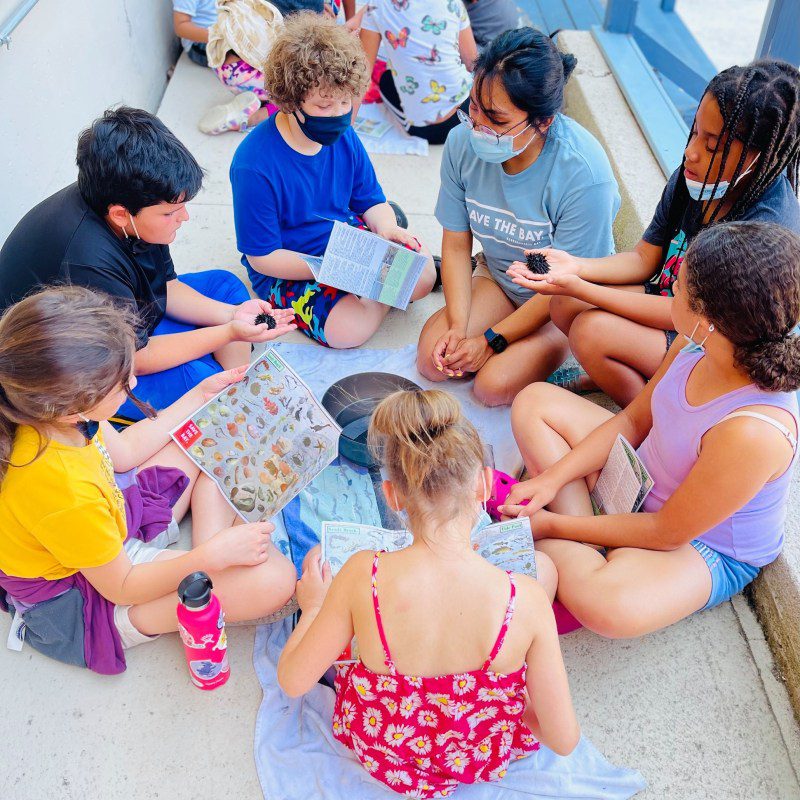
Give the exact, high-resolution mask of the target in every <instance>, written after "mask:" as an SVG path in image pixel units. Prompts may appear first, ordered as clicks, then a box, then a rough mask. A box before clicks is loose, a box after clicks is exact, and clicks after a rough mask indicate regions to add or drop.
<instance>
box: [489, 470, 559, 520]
mask: <svg viewBox="0 0 800 800" xmlns="http://www.w3.org/2000/svg"><path fill="white" fill-rule="evenodd" d="M560 488H561V487H560V486H555V485H554V484H553V483H552V482H551V481H550V480H549V479H548V478H547V477H545V476H544V475H539V476H537V477H536V478H531V479H530V480H527V481H521V482H520V483H516V484H514V486H512V487H511V491H510V492H509V493H508V497H506V502H505V503H504V504H503V505H502V506H500V508H499V509H498V510H499V511H500V513H501V514H503V515H505V516H507V517H518V516H520V515H521V514H522V515H523V516H528V517H530V516H532V515H533V514H535V513H536V512H537V511H539V509H542V508H544V507H545V506H546V505H548V503H550V502H552V500H553V498H554V497H555V496H556V495H557V494H558V490H559V489H560ZM523 503H525V505H523ZM513 509H517V511H516V513H514V510H513Z"/></svg>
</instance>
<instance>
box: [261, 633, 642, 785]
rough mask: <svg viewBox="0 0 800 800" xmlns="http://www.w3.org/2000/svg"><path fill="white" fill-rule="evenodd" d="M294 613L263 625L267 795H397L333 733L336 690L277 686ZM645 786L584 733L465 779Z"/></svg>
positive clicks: (263, 749) (263, 778)
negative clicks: (289, 691)
mask: <svg viewBox="0 0 800 800" xmlns="http://www.w3.org/2000/svg"><path fill="white" fill-rule="evenodd" d="M290 631H291V620H290V619H286V620H283V621H281V622H276V623H273V624H272V625H262V626H260V627H259V629H258V631H257V632H256V641H255V656H254V662H255V668H256V674H257V675H258V678H259V680H260V681H261V687H262V689H263V691H264V699H263V700H262V701H261V707H260V708H259V711H258V717H257V719H256V736H255V759H256V770H257V772H258V777H259V780H260V781H261V789H262V791H263V792H264V797H265V798H266V800H311V799H312V798H313V800H398V799H399V798H400V797H402V795H399V794H396V793H395V792H393V791H391V790H390V789H387V788H386V787H385V786H383V784H381V783H378V781H376V780H375V779H374V778H372V777H371V776H370V775H369V774H368V773H367V772H366V770H365V769H364V768H363V767H362V766H361V764H360V763H359V762H358V761H357V760H356V757H355V756H354V755H353V753H351V752H350V751H349V750H348V749H347V748H346V747H344V746H343V745H341V744H340V743H339V742H337V741H336V740H335V739H334V738H333V733H332V731H331V718H332V715H333V702H334V693H333V690H332V689H330V688H329V687H327V686H323V685H322V684H317V685H316V686H315V687H314V688H313V689H312V690H311V691H310V692H308V694H306V695H305V696H304V697H302V698H298V699H292V698H289V697H287V696H286V695H285V694H284V693H283V692H282V691H281V689H280V687H279V686H278V680H277V673H276V670H277V663H278V657H279V656H280V653H281V650H282V649H283V646H284V644H285V643H286V639H287V638H288V636H289V633H290ZM645 786H646V784H645V781H644V778H642V776H641V775H640V774H639V773H638V772H635V771H634V770H629V769H625V768H623V767H615V766H613V765H612V764H610V763H609V762H608V761H607V760H606V759H605V758H604V757H603V755H602V754H601V753H599V752H598V751H597V750H596V749H595V747H594V746H593V745H592V744H591V742H589V741H588V740H587V739H586V738H585V737H584V738H582V739H581V741H580V743H579V744H578V746H577V747H576V748H575V750H574V751H573V752H572V753H571V754H570V755H569V756H566V757H561V756H557V755H555V754H554V753H553V752H552V751H550V750H548V749H547V748H546V747H544V746H542V747H541V748H540V749H539V750H538V751H537V752H535V753H532V754H531V755H530V756H529V757H528V758H525V759H522V760H520V761H515V762H513V763H511V764H510V765H509V768H508V773H507V775H506V777H505V778H504V779H503V780H502V782H500V783H482V784H472V785H464V786H461V787H459V788H458V790H457V791H456V793H455V796H456V798H458V799H459V800H522V799H523V798H524V800H553V799H554V798H561V799H562V800H624V798H628V797H632V796H633V795H635V794H636V793H637V792H639V791H641V790H642V789H644V788H645Z"/></svg>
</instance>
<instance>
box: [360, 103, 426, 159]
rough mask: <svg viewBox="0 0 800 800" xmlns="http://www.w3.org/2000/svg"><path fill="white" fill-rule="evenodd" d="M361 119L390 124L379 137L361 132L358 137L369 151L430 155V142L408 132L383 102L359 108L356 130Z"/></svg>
mask: <svg viewBox="0 0 800 800" xmlns="http://www.w3.org/2000/svg"><path fill="white" fill-rule="evenodd" d="M359 120H368V121H369V122H372V123H376V124H378V125H381V124H383V123H388V124H389V129H388V130H387V131H386V133H384V134H383V136H381V137H380V138H377V139H376V138H375V137H374V136H369V135H365V134H360V133H359V136H358V138H359V139H361V143H362V144H363V145H364V147H365V149H366V151H367V152H368V153H373V154H374V153H383V154H388V155H407V156H427V155H428V143H427V142H426V141H425V140H424V139H421V138H420V137H419V136H411V135H410V134H408V133H406V132H405V131H404V130H403V129H402V127H401V126H400V124H399V123H398V122H397V120H396V119H395V116H394V114H392V112H391V111H389V109H388V108H386V106H385V105H384V104H383V103H367V104H366V105H362V106H361V108H359V109H358V116H357V117H356V131H358V121H359Z"/></svg>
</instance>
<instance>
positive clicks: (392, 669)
mask: <svg viewBox="0 0 800 800" xmlns="http://www.w3.org/2000/svg"><path fill="white" fill-rule="evenodd" d="M382 552H384V551H383V550H378V551H377V552H376V553H375V558H374V559H373V561H372V605H373V607H374V608H375V622H376V624H377V625H378V636H380V637H381V645H383V655H384V659H383V662H384V664H386V666H387V667H388V668H389V674H390V675H396V674H397V669H396V668H395V665H394V661H392V656H391V655H390V654H389V643H388V642H387V641H386V633H385V631H384V630H383V621H382V620H381V607H380V604H379V603H378V558H379V557H380V554H381V553H382Z"/></svg>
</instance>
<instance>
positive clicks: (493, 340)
mask: <svg viewBox="0 0 800 800" xmlns="http://www.w3.org/2000/svg"><path fill="white" fill-rule="evenodd" d="M483 335H484V337H485V339H486V341H487V342H488V343H489V347H491V348H492V350H494V352H495V353H502V352H503V350H505V349H506V347H508V341H506V337H505V336H503V334H502V333H497V332H496V331H493V330H492V329H491V328H487V329H486V330H485V331H484V332H483Z"/></svg>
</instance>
